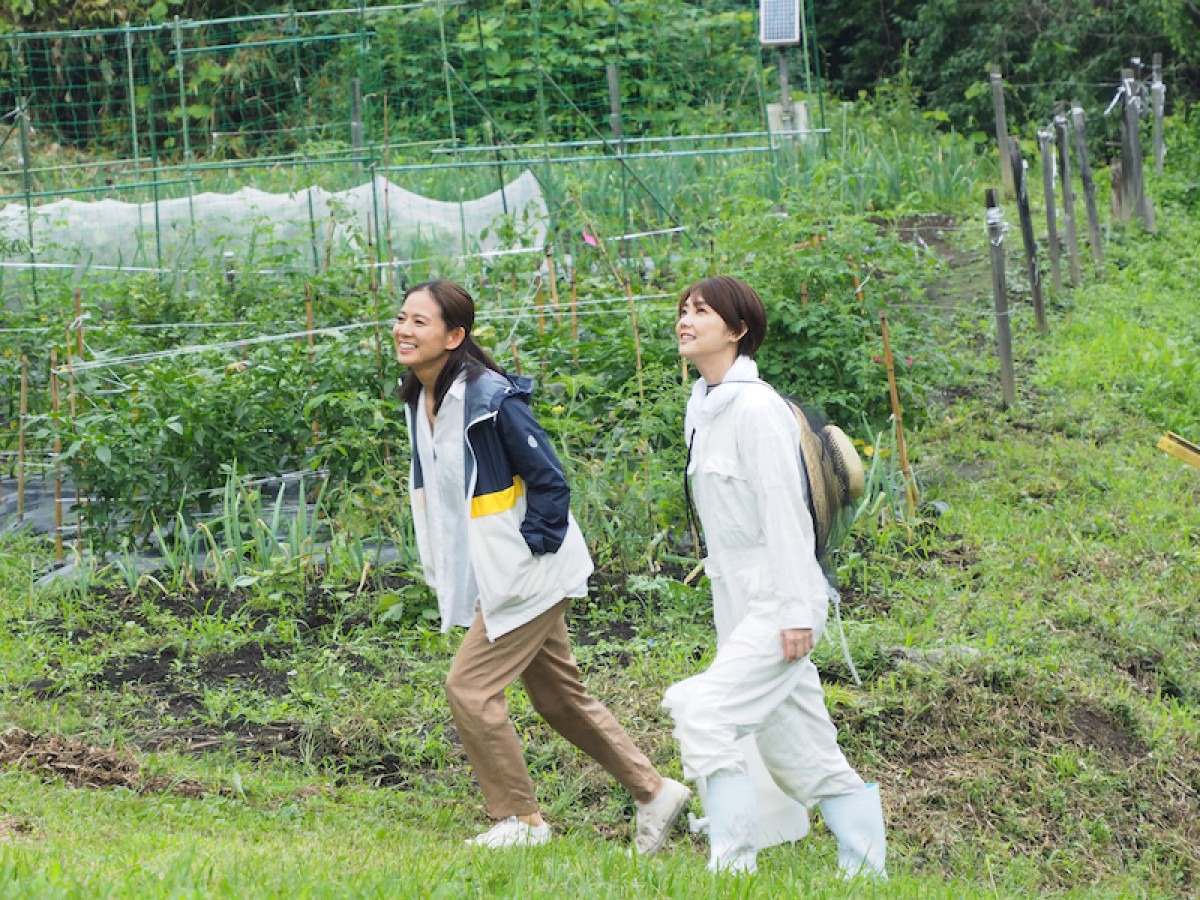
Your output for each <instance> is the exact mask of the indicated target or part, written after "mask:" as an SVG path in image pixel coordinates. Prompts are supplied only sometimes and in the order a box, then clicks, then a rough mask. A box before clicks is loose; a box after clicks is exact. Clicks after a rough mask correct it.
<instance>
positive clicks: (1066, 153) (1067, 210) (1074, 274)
mask: <svg viewBox="0 0 1200 900" xmlns="http://www.w3.org/2000/svg"><path fill="white" fill-rule="evenodd" d="M1054 140H1055V143H1056V144H1057V145H1058V181H1059V184H1061V185H1062V201H1063V229H1064V231H1065V232H1066V236H1067V260H1068V261H1069V262H1070V264H1071V286H1072V287H1078V286H1079V283H1080V282H1081V281H1082V280H1083V273H1082V272H1081V271H1080V269H1079V236H1078V234H1077V232H1076V230H1075V189H1074V187H1073V186H1072V185H1071V147H1070V145H1069V144H1068V143H1067V117H1066V116H1065V115H1064V114H1063V107H1062V104H1061V103H1060V104H1058V105H1057V109H1056V111H1055V113H1054Z"/></svg>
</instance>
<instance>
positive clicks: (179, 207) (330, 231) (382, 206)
mask: <svg viewBox="0 0 1200 900" xmlns="http://www.w3.org/2000/svg"><path fill="white" fill-rule="evenodd" d="M506 209H507V214H508V215H509V216H510V217H511V218H512V220H513V223H514V224H515V227H516V233H517V235H518V236H519V246H525V247H540V246H542V244H543V242H544V240H545V236H546V231H547V228H548V224H549V213H548V210H547V207H546V201H545V198H544V197H543V195H542V190H541V186H540V185H539V184H538V181H537V179H536V178H535V177H534V176H533V173H531V172H529V171H528V170H526V171H525V172H523V173H522V174H521V175H520V177H518V178H516V179H515V180H514V181H511V182H509V183H508V184H507V185H505V186H504V187H503V188H502V189H501V190H497V191H494V192H492V193H490V194H487V195H486V196H483V197H479V198H477V199H474V200H463V201H460V202H459V201H449V202H447V201H442V200H432V199H430V198H429V197H424V196H422V195H420V194H414V193H413V192H412V191H406V190H405V189H404V188H402V187H400V186H399V185H396V184H393V183H391V182H390V181H388V179H387V178H385V177H383V176H382V175H377V176H375V178H374V180H373V181H368V182H366V183H364V184H361V185H359V186H358V187H355V188H351V189H349V190H346V191H333V192H330V191H326V190H324V189H323V188H320V187H310V188H306V189H304V190H301V191H295V192H293V193H288V194H272V193H268V192H266V191H260V190H256V189H255V188H251V187H245V188H242V189H241V190H239V191H236V192H235V193H232V194H213V193H203V194H197V195H195V196H193V197H178V198H172V199H169V200H160V201H159V202H158V203H157V204H155V203H154V202H153V201H150V202H146V203H126V202H124V201H121V200H109V199H106V200H96V201H80V200H74V199H69V198H68V199H64V200H57V201H55V202H53V203H47V204H45V205H43V206H35V207H33V210H32V223H31V222H30V211H29V210H28V209H27V208H26V206H25V205H24V204H22V203H10V204H9V205H7V206H5V207H4V208H3V209H0V242H3V243H2V246H3V247H4V248H5V252H4V253H3V258H7V259H10V260H13V261H18V262H20V261H28V260H29V254H28V251H27V249H26V248H27V245H28V242H29V239H30V228H31V225H32V244H33V250H34V259H35V261H36V262H37V263H69V264H71V265H79V264H82V265H84V266H105V267H109V266H130V267H135V266H137V267H140V266H145V267H157V266H164V267H168V268H177V267H183V266H187V265H189V264H191V263H193V262H194V261H195V260H197V259H210V260H211V259H217V260H220V259H222V258H223V257H224V255H225V254H226V253H232V254H233V259H234V260H235V264H236V265H237V266H238V267H242V266H248V265H255V266H270V265H278V266H281V267H289V268H300V267H303V268H311V267H313V266H314V264H317V265H320V264H322V263H323V260H324V259H325V256H326V254H327V252H328V251H327V244H328V243H329V242H331V241H332V244H333V246H332V248H330V249H332V250H335V251H336V250H338V249H339V248H343V249H344V248H347V247H349V248H352V249H354V250H355V251H356V252H357V253H358V254H360V255H362V256H364V257H365V255H366V251H367V235H368V228H369V229H370V231H369V233H370V241H371V242H372V243H375V242H376V241H377V240H378V236H379V235H380V234H382V233H383V232H384V231H385V230H388V231H390V234H391V254H392V256H393V258H394V259H397V260H403V259H415V258H426V257H437V256H441V257H453V256H460V255H467V254H474V253H480V252H486V251H490V250H496V249H500V248H501V243H500V237H499V236H498V234H497V232H498V231H499V230H500V229H499V228H498V227H497V226H498V225H499V224H500V222H499V221H498V219H499V217H501V216H503V215H504V213H505V210H506ZM156 230H157V232H158V235H159V240H158V241H156V238H155V232H156ZM384 247H385V251H384V252H385V254H386V252H387V244H386V242H385V243H384ZM160 253H161V258H160Z"/></svg>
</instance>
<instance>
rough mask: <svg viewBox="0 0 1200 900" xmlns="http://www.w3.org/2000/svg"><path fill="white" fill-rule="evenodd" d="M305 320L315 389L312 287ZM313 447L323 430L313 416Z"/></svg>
mask: <svg viewBox="0 0 1200 900" xmlns="http://www.w3.org/2000/svg"><path fill="white" fill-rule="evenodd" d="M304 319H305V322H306V323H307V325H308V368H309V373H308V377H309V384H311V385H312V386H313V387H314V388H315V387H316V386H317V377H316V373H315V372H314V371H313V369H314V368H315V367H316V350H315V348H314V347H313V300H312V285H311V284H306V285H305V286H304ZM312 430H313V446H314V447H315V446H317V444H319V443H320V442H321V430H320V426H319V425H318V423H317V418H316V416H313V422H312Z"/></svg>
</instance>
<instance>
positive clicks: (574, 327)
mask: <svg viewBox="0 0 1200 900" xmlns="http://www.w3.org/2000/svg"><path fill="white" fill-rule="evenodd" d="M577 271H578V267H577V265H576V264H575V263H574V261H573V260H572V265H571V347H572V349H573V352H574V358H575V365H576V366H578V365H579V295H578V292H577V290H576V284H575V278H576V272H577Z"/></svg>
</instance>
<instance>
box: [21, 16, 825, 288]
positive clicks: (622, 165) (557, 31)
mask: <svg viewBox="0 0 1200 900" xmlns="http://www.w3.org/2000/svg"><path fill="white" fill-rule="evenodd" d="M803 26H804V27H803V28H802V32H803V40H802V41H801V42H800V43H799V44H797V45H795V46H793V47H790V48H788V49H787V50H786V51H784V52H783V59H784V61H785V62H787V63H788V66H787V70H788V71H789V72H790V73H791V75H790V78H791V90H792V92H793V99H795V100H799V101H802V102H803V103H805V104H806V107H805V109H806V111H807V113H808V115H807V121H805V120H803V119H801V120H799V121H796V120H787V119H784V120H783V123H784V124H783V125H780V123H779V121H778V120H776V121H775V122H774V123H773V122H772V117H771V115H770V114H769V107H770V105H771V104H772V103H777V102H778V101H779V98H780V95H781V85H780V83H779V79H778V67H779V63H780V54H779V52H778V51H776V50H775V49H774V48H762V47H761V46H760V44H759V42H758V33H757V29H758V18H757V10H756V9H755V8H754V7H753V5H747V4H744V3H737V2H729V0H716V2H708V3H704V4H697V3H689V2H684V0H660V2H653V3H651V2H632V0H626V2H619V0H613V2H610V0H559V2H549V0H547V2H537V0H534V2H453V0H440V2H422V3H410V4H399V5H395V4H393V5H370V4H367V3H359V4H357V5H353V6H350V7H348V8H343V9H329V10H317V11H302V10H296V9H288V10H285V11H283V12H279V13H274V14H262V15H253V16H241V17H237V18H228V19H221V20H212V21H186V20H179V19H176V20H174V21H172V22H169V23H164V24H158V25H141V26H135V25H128V26H126V27H122V28H113V29H104V30H96V31H60V32H40V33H26V34H7V35H0V108H2V109H6V110H9V112H8V114H7V116H5V117H4V120H3V122H2V123H0V206H2V205H5V204H19V205H21V206H23V207H24V208H25V209H26V210H33V209H34V208H36V207H38V206H40V205H43V204H47V203H50V202H53V201H56V200H61V199H64V198H73V199H76V200H82V201H98V200H104V199H108V200H120V201H124V202H127V203H138V204H150V207H148V208H152V209H153V210H155V211H157V209H158V204H160V203H161V202H162V201H164V200H168V199H172V198H180V197H188V198H191V197H195V196H197V195H199V194H201V193H203V192H218V193H229V192H232V191H235V190H237V189H239V188H243V187H247V186H249V187H253V188H256V189H259V190H263V191H273V192H285V193H286V192H294V191H297V190H301V189H305V188H308V187H310V186H314V185H316V186H320V187H321V188H323V189H324V190H327V191H338V190H346V189H348V188H352V187H354V186H356V185H362V184H365V183H368V182H370V183H372V184H374V183H375V182H374V181H373V178H374V176H376V175H384V176H386V177H387V178H388V179H389V180H390V181H391V182H393V183H396V184H400V185H402V186H403V187H404V188H405V189H407V190H410V191H413V192H416V193H419V194H421V195H423V196H426V197H430V198H434V199H438V200H442V201H459V202H461V201H463V200H464V199H471V198H475V197H479V196H481V195H484V194H487V193H489V192H493V191H497V190H500V189H502V187H503V186H504V185H505V184H507V183H509V182H510V181H511V180H512V179H514V178H516V177H517V176H518V175H519V174H520V173H521V172H522V171H524V170H526V169H528V170H531V171H532V172H533V173H534V175H535V176H536V177H537V179H538V182H539V183H540V186H541V190H542V191H543V193H544V195H545V198H546V203H547V206H548V207H549V212H550V214H551V216H552V217H553V216H554V215H555V214H556V213H557V212H558V211H560V210H561V209H563V208H564V207H565V206H566V205H567V204H568V203H569V202H570V200H571V198H572V197H581V198H582V199H583V200H584V202H585V204H586V206H587V207H588V209H589V210H590V211H591V212H592V213H593V214H594V215H596V216H601V217H605V218H606V219H607V220H608V221H609V222H613V223H616V224H615V226H614V227H618V228H621V229H624V230H626V231H636V230H638V229H650V228H659V227H669V226H671V225H678V224H679V219H680V211H679V208H678V196H679V194H680V192H681V191H682V190H684V189H685V188H686V187H687V186H688V185H692V184H695V183H696V182H697V181H698V180H699V178H700V176H702V175H705V174H712V173H713V172H714V171H716V172H719V171H721V169H720V167H721V166H735V165H739V164H742V163H743V161H744V157H745V156H746V155H751V156H752V157H754V158H757V159H760V160H765V161H767V162H768V163H769V164H770V165H771V166H773V167H775V169H776V170H778V169H780V168H781V167H786V166H787V165H789V164H794V159H792V158H789V157H788V156H787V152H788V151H787V147H788V146H791V145H794V142H789V141H788V140H787V139H786V138H785V137H783V136H782V135H781V132H787V131H793V132H795V131H805V132H811V133H816V132H818V131H820V129H819V128H818V127H817V126H819V125H820V124H822V123H821V121H820V118H821V103H820V99H821V90H820V77H819V72H818V70H817V67H816V65H815V60H816V40H815V34H814V32H813V28H812V11H811V8H809V9H806V10H805V15H804V16H803ZM775 174H776V177H778V175H779V173H778V171H776V173H775ZM504 199H505V198H504V196H503V195H502V201H503V200H504ZM152 218H153V221H151V220H149V219H148V220H147V221H146V222H145V223H144V227H145V230H146V235H147V237H146V239H145V240H144V242H142V244H141V245H140V254H139V259H140V262H141V263H143V264H144V265H147V266H155V267H160V268H161V267H164V266H170V265H171V264H172V262H173V261H172V259H170V258H164V250H163V247H164V241H163V239H162V237H163V236H162V234H161V233H155V232H156V230H161V228H162V227H163V226H162V223H161V222H158V221H157V214H156V212H155V214H154V215H153V217H152ZM311 226H312V229H311V230H312V231H313V232H314V233H315V232H316V231H317V230H318V229H320V228H321V227H322V224H321V223H317V222H313V223H311ZM172 227H175V226H172ZM32 238H33V231H32V228H31V229H30V230H29V234H28V235H27V236H26V239H25V240H21V239H19V235H18V236H14V235H12V234H9V235H8V236H7V237H6V239H5V241H4V244H5V246H3V247H0V251H2V255H3V259H4V260H5V261H6V262H5V264H6V265H8V266H10V267H17V266H19V265H20V264H22V263H23V262H24V263H27V264H28V266H29V267H30V268H31V270H34V271H36V264H37V261H38V258H39V257H38V252H39V248H38V247H37V246H33V244H34V241H33V239H32ZM383 239H384V240H388V239H389V236H384V238H383ZM101 262H103V260H96V259H91V260H81V261H80V263H79V264H80V265H85V264H87V265H95V264H97V263H101ZM124 262H125V263H126V264H128V260H125V261H124ZM11 280H12V279H11V278H10V279H9V284H11ZM9 284H6V287H8V286H9Z"/></svg>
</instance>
